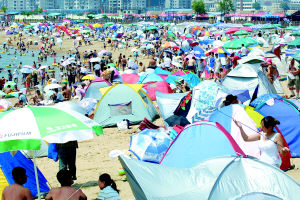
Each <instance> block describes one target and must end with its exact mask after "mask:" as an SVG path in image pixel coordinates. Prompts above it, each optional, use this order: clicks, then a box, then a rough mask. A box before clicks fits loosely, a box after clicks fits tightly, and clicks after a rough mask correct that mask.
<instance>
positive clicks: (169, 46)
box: [161, 42, 178, 49]
mask: <svg viewBox="0 0 300 200" xmlns="http://www.w3.org/2000/svg"><path fill="white" fill-rule="evenodd" d="M176 46H178V45H177V44H176V43H175V42H166V43H164V44H163V45H161V47H162V48H164V49H167V48H172V47H176Z"/></svg>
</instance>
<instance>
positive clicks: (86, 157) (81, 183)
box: [0, 33, 300, 200]
mask: <svg viewBox="0 0 300 200" xmlns="http://www.w3.org/2000/svg"><path fill="white" fill-rule="evenodd" d="M0 36H1V37H0V43H2V42H3V41H5V40H6V38H8V36H6V35H5V34H4V33H0ZM10 38H12V37H10ZM30 39H31V40H32V41H34V40H39V38H30ZM25 41H26V40H25ZM15 43H16V42H15V41H14V42H13V45H15ZM38 47H39V45H37V46H31V48H32V49H38ZM69 49H73V40H70V39H69V40H67V39H64V41H63V48H62V49H61V50H60V49H58V47H54V50H56V51H57V52H58V53H66V52H67V51H68V50H69ZM101 49H103V43H102V42H98V41H96V42H95V41H93V45H91V46H83V47H79V51H80V52H83V51H85V50H97V51H100V50H101ZM107 50H108V51H111V49H110V47H108V48H107ZM112 53H113V58H114V59H117V57H118V56H119V54H120V53H122V54H123V55H126V57H128V56H129V55H132V52H131V48H129V49H117V50H116V51H115V52H114V51H112ZM138 60H139V61H142V62H143V63H144V64H146V66H147V65H148V62H149V59H148V58H147V57H139V58H138ZM283 84H284V88H285V92H286V94H287V95H289V92H288V91H287V89H286V83H285V82H283ZM10 100H11V99H10ZM14 101H15V100H14ZM154 123H155V124H157V125H163V120H162V119H158V120H156V121H155V122H154ZM137 132H139V129H138V126H132V127H131V129H129V130H126V131H118V129H117V128H105V129H104V135H101V136H98V137H95V138H94V139H93V140H90V141H84V142H79V148H78V150H77V161H76V164H77V180H76V181H75V184H74V186H75V187H82V188H81V189H82V190H83V192H84V193H85V194H86V195H87V196H88V198H89V199H95V198H96V196H97V194H98V192H99V187H98V185H97V181H98V178H99V175H100V174H101V173H109V174H110V175H111V176H112V178H113V179H114V180H115V181H116V184H117V186H118V188H119V189H120V196H121V199H123V200H132V199H134V196H133V194H132V192H131V189H130V186H129V183H128V182H127V181H126V182H123V181H122V179H123V178H124V177H125V176H119V175H118V172H117V170H118V169H120V168H121V164H120V163H119V161H118V159H116V158H115V159H114V158H110V157H109V155H108V154H109V152H110V151H112V150H114V149H118V150H122V151H123V152H124V153H126V154H127V155H129V154H130V152H129V151H128V148H129V144H130V136H131V135H132V134H134V133H137ZM199 153H201V152H199ZM292 164H294V165H295V166H296V167H295V169H293V170H290V171H288V172H287V174H289V175H290V176H292V177H293V178H294V179H295V180H297V181H298V182H300V170H299V167H300V159H299V158H296V159H292ZM37 166H38V167H39V169H40V170H41V171H42V173H43V174H44V175H45V177H46V179H47V180H48V182H49V184H50V185H51V187H58V186H59V183H58V181H57V179H56V173H57V172H58V162H54V161H53V160H50V159H48V158H38V159H37ZM153 184H156V183H153Z"/></svg>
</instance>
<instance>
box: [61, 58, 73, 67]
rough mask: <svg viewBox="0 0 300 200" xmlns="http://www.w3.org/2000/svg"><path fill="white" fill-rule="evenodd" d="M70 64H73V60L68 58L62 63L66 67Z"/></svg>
mask: <svg viewBox="0 0 300 200" xmlns="http://www.w3.org/2000/svg"><path fill="white" fill-rule="evenodd" d="M69 64H72V61H71V60H69V59H68V60H65V61H64V62H63V63H62V64H61V65H62V66H64V67H65V66H67V65H69Z"/></svg>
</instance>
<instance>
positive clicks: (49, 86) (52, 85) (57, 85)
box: [44, 83, 61, 91]
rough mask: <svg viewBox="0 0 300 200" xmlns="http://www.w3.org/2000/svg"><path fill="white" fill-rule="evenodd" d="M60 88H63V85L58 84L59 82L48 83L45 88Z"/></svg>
mask: <svg viewBox="0 0 300 200" xmlns="http://www.w3.org/2000/svg"><path fill="white" fill-rule="evenodd" d="M56 88H57V89H60V88H61V85H59V84H57V83H52V84H49V85H46V86H45V88H44V90H45V91H46V90H53V89H56Z"/></svg>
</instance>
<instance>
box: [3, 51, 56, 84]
mask: <svg viewBox="0 0 300 200" xmlns="http://www.w3.org/2000/svg"><path fill="white" fill-rule="evenodd" d="M15 50H16V51H17V53H16V55H15V54H14V52H15ZM32 52H33V53H34V57H32ZM39 52H40V51H38V50H26V51H25V53H23V52H22V55H20V51H19V50H17V49H16V48H12V47H11V48H10V49H9V50H8V51H7V52H6V51H4V49H3V48H2V47H0V55H1V57H2V58H0V69H1V72H0V78H2V77H4V78H6V79H8V70H10V71H11V73H13V72H14V70H15V69H17V70H18V71H19V79H18V87H19V88H23V87H24V86H23V85H22V84H23V82H22V77H23V74H22V73H21V72H20V69H19V68H18V66H19V64H20V62H22V67H23V66H24V65H29V66H32V65H33V62H34V61H35V62H36V64H37V67H38V65H39V64H41V66H43V65H47V66H49V67H48V68H47V69H45V70H46V71H48V70H49V69H54V70H55V77H56V79H57V78H58V77H60V74H59V73H60V70H59V68H58V67H52V64H53V61H54V59H55V60H56V63H57V62H59V61H60V58H61V57H60V55H58V56H56V57H51V56H48V57H47V61H45V60H43V62H38V56H39ZM22 67H21V68H22Z"/></svg>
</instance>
